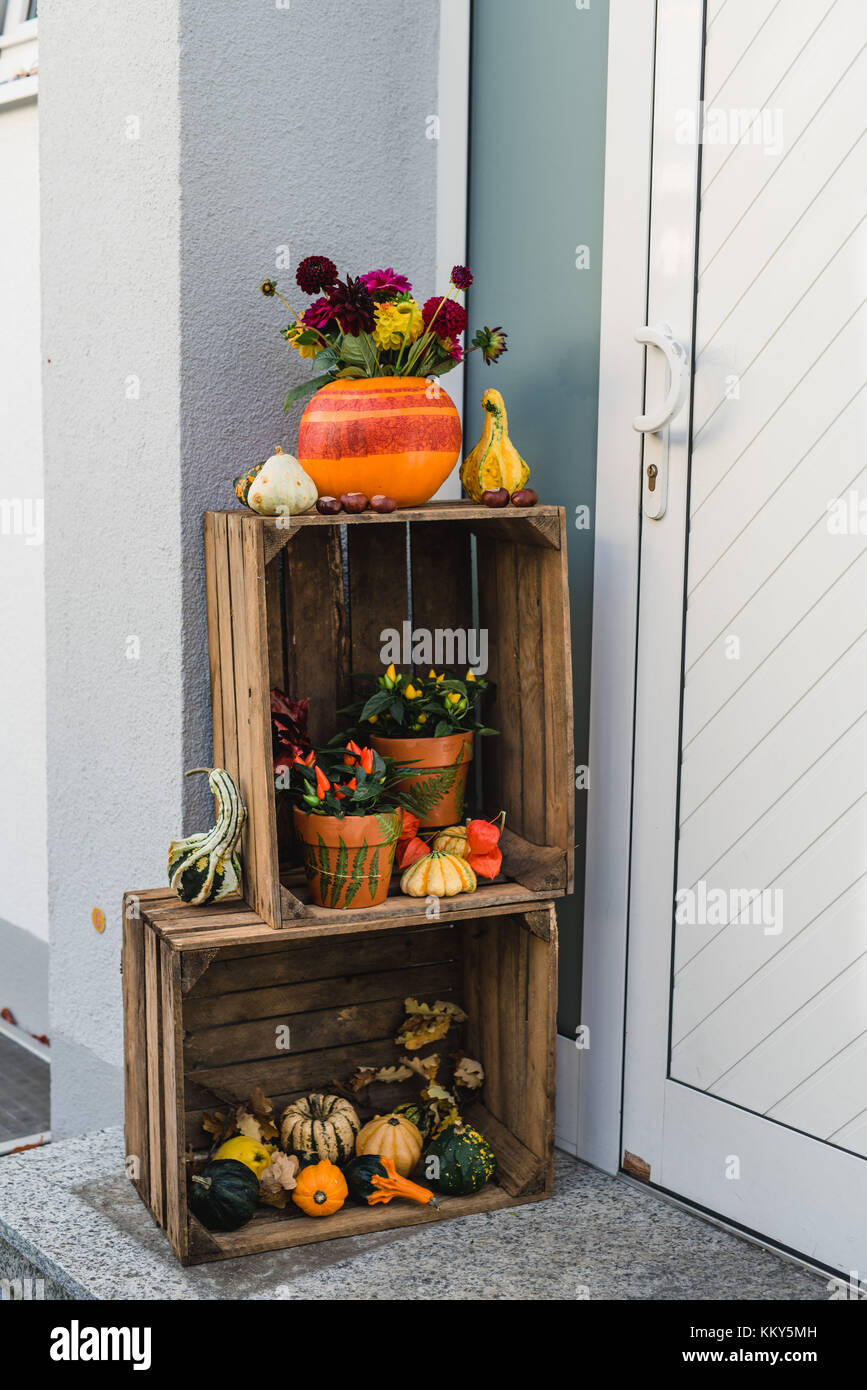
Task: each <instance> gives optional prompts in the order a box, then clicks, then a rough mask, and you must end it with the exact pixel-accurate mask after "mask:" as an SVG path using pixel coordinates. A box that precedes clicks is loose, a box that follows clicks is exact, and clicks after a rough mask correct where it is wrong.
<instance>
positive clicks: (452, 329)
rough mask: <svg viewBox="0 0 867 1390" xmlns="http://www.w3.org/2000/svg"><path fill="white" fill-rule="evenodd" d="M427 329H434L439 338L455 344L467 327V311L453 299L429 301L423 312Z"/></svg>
mask: <svg viewBox="0 0 867 1390" xmlns="http://www.w3.org/2000/svg"><path fill="white" fill-rule="evenodd" d="M421 316H422V318H423V319H424V326H425V328H430V326H431V324H432V323H433V329H434V332H435V333H436V335H437V337H438V338H442V339H446V338H448V339H451V341H452V342H455V341H456V340H457V339H458V338H459V337H460V335H461V333H463V331H464V329H465V328H466V326H467V311H466V309H465V308H464V307H463V305H462V304H457V303H456V302H455V300H453V299H446V300H445V301H443V300H442V299H436V298H434V299H429V300H427V302H426V303H425V305H424V307H423V308H422V311H421Z"/></svg>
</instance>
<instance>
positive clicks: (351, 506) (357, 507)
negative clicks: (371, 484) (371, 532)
mask: <svg viewBox="0 0 867 1390" xmlns="http://www.w3.org/2000/svg"><path fill="white" fill-rule="evenodd" d="M340 505H341V507H342V508H343V510H344V511H345V512H366V511H367V506H368V503H367V498H366V497H365V495H364V493H363V492H344V493H343V494H342V496H341V498H340Z"/></svg>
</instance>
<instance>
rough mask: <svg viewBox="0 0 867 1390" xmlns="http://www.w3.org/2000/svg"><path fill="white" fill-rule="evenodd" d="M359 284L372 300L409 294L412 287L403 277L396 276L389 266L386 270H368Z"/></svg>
mask: <svg viewBox="0 0 867 1390" xmlns="http://www.w3.org/2000/svg"><path fill="white" fill-rule="evenodd" d="M361 283H362V285H363V286H364V288H365V289H366V290H368V291H369V292H370V294H372V295H373V297H374V299H393V298H394V296H395V295H396V294H411V293H412V285H411V284H410V283H409V281H408V280H407V278H406V276H405V275H398V274H397V273H396V272H395V271H394V270H392V268H391V266H389V268H388V270H369V271H368V272H367V274H366V275H362V277H361Z"/></svg>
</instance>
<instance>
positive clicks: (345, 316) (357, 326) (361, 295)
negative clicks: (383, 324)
mask: <svg viewBox="0 0 867 1390" xmlns="http://www.w3.org/2000/svg"><path fill="white" fill-rule="evenodd" d="M330 299H331V308H332V309H333V311H334V317H335V318H336V319H337V322H338V323H339V324H340V327H341V328H342V329H343V332H344V333H351V334H352V335H353V337H357V336H358V334H359V333H372V332H373V312H374V303H373V296H372V295H371V293H370V291H369V290H368V289H366V288H365V286H364V285H363V284H362V283H361V280H360V279H358V278H357V277H356V278H355V279H353V277H352V276H351V275H347V277H346V279H345V280H338V281H337V284H336V285H335V287H334V289H333V290H332V291H331V296H330Z"/></svg>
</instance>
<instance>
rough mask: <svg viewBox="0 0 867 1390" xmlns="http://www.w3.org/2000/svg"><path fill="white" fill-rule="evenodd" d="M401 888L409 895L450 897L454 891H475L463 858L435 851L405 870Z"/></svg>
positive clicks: (455, 892) (473, 881) (467, 866)
mask: <svg viewBox="0 0 867 1390" xmlns="http://www.w3.org/2000/svg"><path fill="white" fill-rule="evenodd" d="M400 891H401V892H402V893H406V894H407V896H408V897H410V898H428V897H430V898H453V897H454V896H455V895H456V894H457V893H474V892H475V891H476V876H475V874H474V873H473V871H472V869H471V868H470V866H469V864H468V863H467V861H466V859H461V858H460V857H459V856H458V855H457V854H445V853H444V852H443V851H442V850H434V852H433V853H432V854H426V855H425V856H424V858H423V859H417V860H416V861H415V863H414V864H410V866H409V868H408V869H406V870H405V871H404V874H403V876H402V878H401V880H400Z"/></svg>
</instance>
